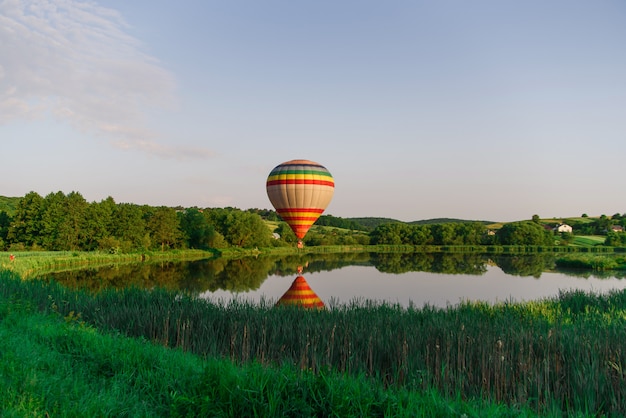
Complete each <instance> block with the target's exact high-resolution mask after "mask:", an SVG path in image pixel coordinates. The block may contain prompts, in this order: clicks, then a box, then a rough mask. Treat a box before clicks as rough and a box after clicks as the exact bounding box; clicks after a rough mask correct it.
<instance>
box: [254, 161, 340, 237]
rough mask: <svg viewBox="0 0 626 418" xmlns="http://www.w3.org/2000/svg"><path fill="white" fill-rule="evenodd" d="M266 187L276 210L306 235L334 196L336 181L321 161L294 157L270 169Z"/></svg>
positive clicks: (293, 227) (298, 232)
mask: <svg viewBox="0 0 626 418" xmlns="http://www.w3.org/2000/svg"><path fill="white" fill-rule="evenodd" d="M266 189H267V196H268V197H269V199H270V202H272V205H273V206H274V209H276V212H278V214H279V215H280V217H281V218H282V219H283V220H284V221H285V222H287V224H288V225H289V226H290V227H291V229H292V230H293V232H294V233H295V234H296V237H298V239H302V238H304V236H305V235H306V233H307V232H308V230H309V229H310V228H311V226H312V225H313V224H314V223H315V221H317V219H318V218H319V217H320V215H321V214H322V213H323V212H324V210H325V209H326V207H327V206H328V204H329V203H330V201H331V199H332V198H333V193H334V191H335V181H334V179H333V176H331V174H330V172H329V171H328V170H327V169H326V167H324V166H323V165H321V164H318V163H316V162H313V161H309V160H291V161H287V162H284V163H282V164H279V165H277V166H276V167H275V168H274V169H273V170H272V171H271V172H270V175H269V176H268V177H267V182H266Z"/></svg>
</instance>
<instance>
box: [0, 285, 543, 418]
mask: <svg viewBox="0 0 626 418" xmlns="http://www.w3.org/2000/svg"><path fill="white" fill-rule="evenodd" d="M5 280H13V279H11V278H8V279H7V276H6V274H4V275H3V277H1V278H0V281H5ZM0 353H2V361H1V362H0V405H1V406H0V414H1V415H2V416H3V417H22V416H29V417H49V416H59V417H74V416H103V417H104V416H115V417H118V416H164V417H165V416H171V417H190V416H221V417H252V416H263V417H315V416H341V417H364V416H372V417H374V416H377V417H382V416H397V417H415V416H433V417H435V416H452V417H454V416H456V417H462V416H463V417H469V416H472V417H481V416H489V417H513V416H522V417H523V416H535V415H536V414H535V413H534V412H533V411H531V410H529V409H527V408H523V407H517V406H507V405H503V404H500V403H492V402H487V401H484V400H482V399H479V398H475V399H465V398H463V397H461V396H460V395H458V396H455V397H452V398H446V397H444V396H442V395H441V394H439V392H437V391H435V390H424V391H412V390H408V389H405V388H399V387H384V385H382V384H377V383H375V382H372V381H371V379H368V378H367V377H366V376H364V375H355V376H352V375H346V374H341V373H337V372H333V371H328V372H317V373H315V372H313V371H311V370H307V369H304V370H301V369H300V368H298V367H294V366H293V365H289V364H286V363H283V364H281V365H277V366H275V367H268V366H267V365H263V364H261V363H259V362H257V361H251V362H247V363H246V364H244V365H240V366H237V365H236V364H235V363H233V362H232V361H230V360H228V359H224V358H219V357H207V358H201V357H199V356H195V355H193V354H190V353H185V352H183V351H181V350H171V349H167V348H165V347H163V346H161V345H157V344H153V343H150V342H148V341H147V340H145V339H143V338H139V339H133V338H128V337H125V336H122V335H120V334H118V333H115V332H113V333H103V332H100V331H98V330H96V329H95V328H93V327H92V326H90V325H87V324H86V323H85V322H84V321H82V320H81V319H80V316H79V315H77V314H74V313H69V314H67V315H65V316H63V315H62V314H60V313H59V312H58V311H56V312H55V311H54V310H53V311H52V312H49V313H40V312H39V310H38V309H36V308H34V306H33V304H31V302H30V301H29V300H26V299H21V298H19V297H15V296H13V297H10V298H8V299H7V298H6V297H0Z"/></svg>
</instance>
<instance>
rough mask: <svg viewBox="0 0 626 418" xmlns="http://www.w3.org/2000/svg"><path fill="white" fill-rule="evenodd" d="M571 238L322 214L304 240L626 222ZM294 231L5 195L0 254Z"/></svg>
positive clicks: (240, 241) (529, 241) (269, 222)
mask: <svg viewBox="0 0 626 418" xmlns="http://www.w3.org/2000/svg"><path fill="white" fill-rule="evenodd" d="M568 223H569V224H570V225H571V226H572V227H573V228H574V231H573V233H572V234H570V233H560V234H556V235H555V233H554V232H553V231H552V227H551V226H550V224H548V223H546V222H542V221H541V220H540V219H539V218H538V216H537V215H535V216H533V219H532V220H528V221H519V222H510V223H506V224H504V225H502V226H501V227H499V228H496V229H489V225H488V223H487V222H485V221H461V220H458V219H438V220H429V221H421V222H419V221H416V222H411V223H405V222H400V221H396V220H393V219H387V218H340V217H335V216H332V215H323V216H321V217H320V219H319V220H318V221H317V223H316V225H317V226H316V227H315V228H313V229H312V230H311V231H310V232H309V233H308V234H307V236H306V237H305V240H304V243H305V245H308V246H316V245H353V244H359V245H367V244H381V245H542V246H550V245H555V243H559V244H561V245H563V244H567V243H568V242H569V241H571V237H572V236H573V234H578V235H605V236H606V240H605V245H612V246H623V245H626V234H625V233H623V232H612V231H611V227H612V226H613V225H621V226H626V216H624V215H620V214H615V215H613V216H612V217H607V216H604V215H602V216H600V217H599V218H593V219H591V218H588V217H583V218H581V219H580V220H575V219H570V220H568ZM296 241H297V239H296V237H295V235H294V234H293V232H292V231H291V229H290V228H289V226H288V225H287V224H286V223H285V222H282V221H281V220H280V218H279V217H278V215H277V214H276V212H274V211H272V210H268V209H248V210H240V209H237V208H230V207H227V208H197V207H193V208H183V207H166V206H158V207H154V206H148V205H136V204H131V203H116V202H115V201H114V200H113V198H112V197H108V198H106V199H104V200H102V201H100V202H91V203H90V202H87V201H86V200H85V199H84V198H83V196H82V195H81V194H80V193H78V192H71V193H68V194H64V193H63V192H56V193H50V194H48V195H47V196H45V197H42V196H40V195H39V194H37V193H36V192H30V193H28V194H26V195H25V196H24V197H21V198H17V197H3V196H0V250H5V251H6V250H10V251H20V250H50V251H53V250H66V251H67V250H72V251H74V250H75V251H93V250H101V251H107V252H112V253H119V252H131V251H142V250H157V249H159V250H165V249H174V248H196V249H222V248H227V247H239V248H264V247H272V246H289V245H294V243H295V242H296Z"/></svg>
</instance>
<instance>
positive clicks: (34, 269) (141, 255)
mask: <svg viewBox="0 0 626 418" xmlns="http://www.w3.org/2000/svg"><path fill="white" fill-rule="evenodd" d="M624 252H626V249H625V248H613V247H603V246H595V247H578V246H563V247H559V246H555V247H543V246H494V245H489V246H480V245H459V246H434V245H429V246H413V245H329V246H314V247H305V248H304V249H298V248H296V247H272V248H261V249H258V248H254V249H240V248H228V249H222V250H212V251H202V250H169V251H146V252H138V253H129V254H110V253H106V252H98V251H94V252H80V251H23V252H17V253H13V254H14V256H15V259H14V260H11V259H10V253H9V252H0V269H5V270H9V271H13V272H15V273H17V274H19V275H20V276H21V277H22V278H31V277H36V276H39V275H42V274H46V273H49V272H53V271H66V270H75V269H79V268H85V267H94V266H95V267H97V266H105V265H111V264H124V263H137V262H159V261H174V260H176V261H181V260H199V259H205V258H215V257H220V258H224V259H234V258H241V257H249V256H259V255H267V254H272V255H295V254H300V255H302V254H339V253H343V254H347V253H378V254H384V253H480V254H498V255H500V254H502V255H508V254H511V255H517V254H535V253H557V254H561V253H570V254H573V255H572V256H565V255H564V256H561V257H560V258H561V259H562V260H563V261H562V262H563V263H564V264H563V265H565V264H566V263H568V260H576V261H574V262H573V263H572V265H571V266H566V267H574V266H575V267H576V268H588V269H595V270H598V268H597V265H599V264H598V263H595V264H594V262H593V260H596V259H598V260H600V259H607V260H608V259H609V258H610V257H607V254H613V253H618V254H623V253H624ZM579 254H581V256H580V257H578V256H577V255H579ZM578 260H590V262H588V263H582V262H580V261H578ZM602 262H603V263H604V264H602V266H603V267H602V269H604V270H610V269H612V268H617V269H622V268H624V266H623V263H621V262H620V263H618V265H616V266H615V267H611V265H610V264H608V263H605V262H604V261H602Z"/></svg>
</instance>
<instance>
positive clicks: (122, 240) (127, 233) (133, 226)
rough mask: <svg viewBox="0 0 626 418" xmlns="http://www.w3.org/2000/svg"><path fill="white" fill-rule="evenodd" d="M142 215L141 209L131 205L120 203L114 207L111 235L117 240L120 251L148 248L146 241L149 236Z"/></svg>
mask: <svg viewBox="0 0 626 418" xmlns="http://www.w3.org/2000/svg"><path fill="white" fill-rule="evenodd" d="M143 215H144V212H143V210H142V208H141V207H140V206H138V205H135V204H132V203H120V204H118V205H117V206H116V207H115V213H114V214H113V222H112V225H113V231H112V232H113V234H112V235H113V237H115V238H116V239H117V240H118V243H119V247H120V249H121V250H122V251H125V252H128V251H131V250H133V249H142V248H148V247H150V245H149V242H147V241H146V237H149V234H148V233H147V231H146V222H145V220H144V216H143Z"/></svg>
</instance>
